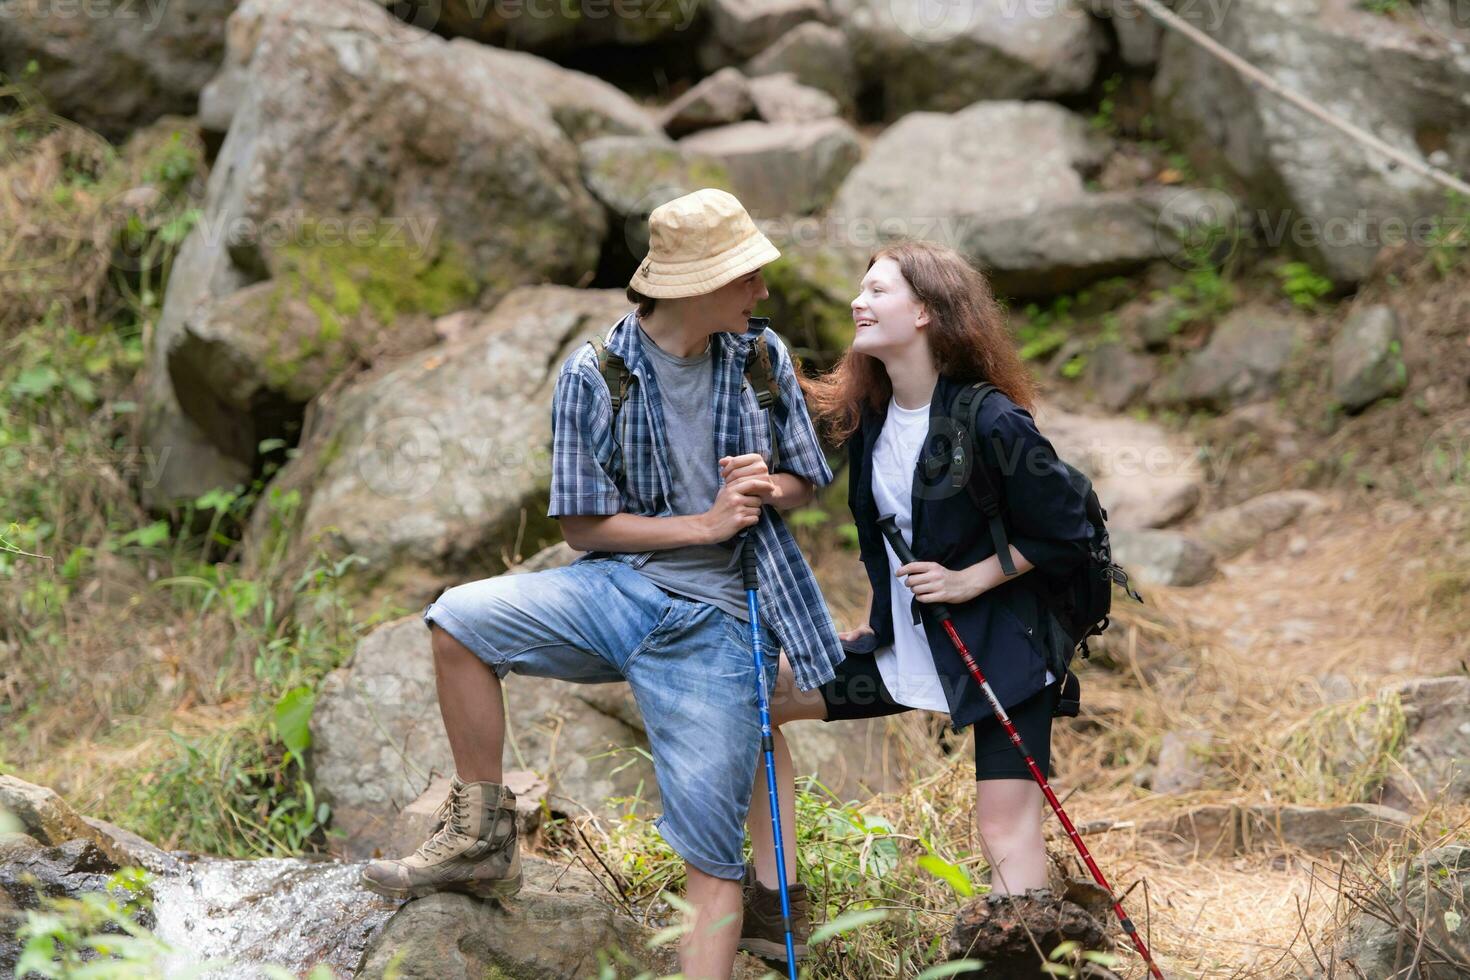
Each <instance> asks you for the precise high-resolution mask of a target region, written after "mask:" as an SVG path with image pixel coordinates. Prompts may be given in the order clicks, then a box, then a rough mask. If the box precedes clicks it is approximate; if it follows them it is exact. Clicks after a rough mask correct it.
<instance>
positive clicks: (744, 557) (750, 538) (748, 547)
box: [737, 528, 760, 592]
mask: <svg viewBox="0 0 1470 980" xmlns="http://www.w3.org/2000/svg"><path fill="white" fill-rule="evenodd" d="M753 530H754V528H746V529H745V530H744V531H741V532H740V543H739V545H738V546H737V547H739V548H740V577H741V579H743V582H742V584H743V585H744V587H745V591H746V592H750V591H752V590H754V589H758V588H760V577H759V576H758V575H757V574H756V570H755V569H756V565H755V535H754V534H752V533H751V532H752V531H753Z"/></svg>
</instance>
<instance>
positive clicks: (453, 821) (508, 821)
mask: <svg viewBox="0 0 1470 980" xmlns="http://www.w3.org/2000/svg"><path fill="white" fill-rule="evenodd" d="M434 816H435V817H437V818H438V820H439V821H440V823H439V825H438V826H437V827H435V829H434V832H433V833H432V834H431V835H430V836H429V839H428V840H426V841H424V843H423V844H422V845H420V846H419V849H418V850H417V851H414V852H413V854H411V855H409V856H408V857H406V858H399V859H397V860H388V859H384V860H379V861H372V862H370V863H369V864H368V866H367V867H366V868H364V869H363V871H362V876H361V878H360V879H359V880H360V881H361V883H362V886H363V887H364V888H366V889H368V890H369V891H373V892H377V893H378V894H379V895H386V896H387V897H389V898H420V897H422V896H424V895H429V894H432V893H434V892H441V891H456V892H468V893H469V894H471V895H478V896H479V897H481V898H508V897H510V896H511V895H514V894H515V893H516V892H518V891H520V890H521V856H520V853H519V851H518V850H517V847H516V797H515V794H514V793H512V792H511V791H510V790H508V789H506V788H505V787H504V786H502V785H500V784H499V783H465V782H461V781H460V778H459V777H458V776H455V777H454V779H453V780H452V782H451V783H450V787H449V796H448V797H447V798H445V800H444V802H443V803H441V804H440V805H439V809H438V810H437V811H435V813H434Z"/></svg>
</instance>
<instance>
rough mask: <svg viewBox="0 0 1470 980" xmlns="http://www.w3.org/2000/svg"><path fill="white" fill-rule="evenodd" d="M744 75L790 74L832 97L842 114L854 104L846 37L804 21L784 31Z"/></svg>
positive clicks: (855, 84) (854, 68)
mask: <svg viewBox="0 0 1470 980" xmlns="http://www.w3.org/2000/svg"><path fill="white" fill-rule="evenodd" d="M745 73H746V74H747V75H749V76H751V77H752V78H754V77H758V76H762V75H777V74H783V73H790V74H792V75H795V76H796V80H797V81H798V82H800V83H801V84H803V85H807V86H810V87H812V88H815V89H820V90H822V91H823V92H826V93H827V94H828V95H830V96H832V98H834V99H836V100H837V105H838V107H839V108H840V109H842V111H844V112H847V111H850V110H851V109H852V108H853V106H854V105H855V104H856V103H857V93H858V77H857V65H856V63H854V61H853V58H852V48H851V46H850V45H849V44H848V42H847V36H846V35H844V34H843V33H842V31H840V30H838V29H837V28H835V27H830V26H828V25H827V24H822V23H819V22H817V21H808V22H806V23H805V24H801V25H800V26H798V27H796V28H794V29H792V30H791V31H788V32H787V33H786V34H785V35H784V36H783V37H782V38H781V39H780V40H779V41H777V42H776V43H775V44H772V45H771V46H770V47H768V48H766V49H765V50H764V51H762V52H761V53H760V54H758V55H756V56H755V57H754V58H751V59H750V61H748V62H747V63H746V65H745Z"/></svg>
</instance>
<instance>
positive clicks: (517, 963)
mask: <svg viewBox="0 0 1470 980" xmlns="http://www.w3.org/2000/svg"><path fill="white" fill-rule="evenodd" d="M522 860H523V862H524V872H523V873H524V875H525V885H524V887H523V888H522V889H521V892H520V894H518V895H517V896H516V897H515V898H512V899H509V900H508V901H506V902H504V903H503V904H502V903H496V902H483V901H480V900H478V899H475V898H471V897H470V896H468V895H455V894H438V895H431V896H429V897H428V898H421V899H417V900H415V901H412V902H407V903H405V904H404V905H403V906H401V907H400V908H399V910H398V912H397V913H396V914H395V915H394V916H393V918H391V919H389V920H388V923H387V925H385V926H384V927H383V931H382V933H380V934H379V935H378V936H377V938H376V939H375V941H374V942H373V944H372V946H371V947H370V948H369V949H368V950H367V952H366V953H365V954H364V956H363V960H362V964H361V966H360V968H359V970H358V972H357V973H356V976H357V977H360V978H363V980H388V978H392V977H398V978H401V980H485V978H495V977H517V978H524V980H565V978H567V977H594V976H600V975H602V974H601V973H600V972H599V971H600V968H601V966H602V965H603V964H604V963H606V964H608V965H609V967H611V966H612V964H623V966H624V967H626V968H627V969H628V974H627V975H631V974H632V973H640V975H648V976H667V975H670V974H673V973H675V972H677V970H678V962H677V957H676V955H675V948H674V946H673V945H664V946H661V947H659V948H657V949H656V950H653V951H650V950H649V948H648V942H649V939H650V938H652V932H651V930H649V929H648V928H647V927H645V926H642V925H639V924H638V923H637V922H634V921H633V919H631V918H630V917H628V916H627V915H625V914H623V913H621V912H617V911H614V910H613V909H612V908H610V907H609V906H608V905H607V903H606V901H604V898H605V896H606V894H607V893H606V891H605V890H604V889H603V886H601V885H599V884H597V882H596V881H594V880H593V878H592V876H591V875H589V874H587V873H586V872H584V871H582V870H580V869H578V868H570V869H568V868H563V867H561V866H559V865H554V864H551V863H550V862H547V861H542V860H540V859H538V858H534V857H523V858H522ZM619 953H620V954H621V956H620V957H616V958H615V955H614V954H619ZM645 970H646V971H649V972H648V973H647V974H643V973H642V971H645ZM619 975H622V973H621V970H619ZM764 975H766V971H765V970H764V969H763V968H761V966H760V964H759V962H758V961H756V960H754V959H752V958H750V957H748V956H745V955H741V956H740V957H739V958H738V959H737V960H736V963H735V969H734V970H733V972H732V973H731V977H732V980H756V978H758V977H762V976H764Z"/></svg>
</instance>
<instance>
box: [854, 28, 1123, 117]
mask: <svg viewBox="0 0 1470 980" xmlns="http://www.w3.org/2000/svg"><path fill="white" fill-rule="evenodd" d="M832 6H833V10H834V12H836V14H837V15H838V23H840V24H841V25H842V28H843V30H844V31H845V32H846V33H847V36H848V38H849V40H850V41H851V43H852V49H853V54H854V57H855V58H856V61H857V66H858V72H859V74H860V75H861V76H862V79H863V83H864V84H865V85H873V86H875V87H877V88H878V89H879V90H880V91H881V92H882V99H883V110H884V115H885V116H886V118H888V119H897V118H899V117H900V116H902V115H904V114H905V113H909V112H913V111H915V110H918V109H932V110H938V111H941V112H953V111H955V110H957V109H961V108H963V107H964V106H967V105H969V104H970V103H972V102H974V101H976V100H977V99H1026V98H1036V97H1042V98H1051V97H1056V96H1063V95H1074V94H1077V93H1079V92H1083V91H1085V90H1086V89H1087V87H1088V86H1089V85H1090V84H1091V83H1092V79H1093V75H1094V74H1095V73H1096V71H1097V63H1098V55H1099V53H1100V52H1101V49H1102V47H1103V44H1104V41H1103V33H1102V28H1101V27H1100V26H1099V24H1098V23H1097V22H1096V21H1095V20H1093V19H1092V18H1091V17H1089V16H1087V15H1086V12H1085V9H1084V6H1083V5H1082V4H1081V3H1075V2H1073V0H1061V2H1058V3H1049V4H1024V3H1022V4H1017V3H1008V2H1006V0H975V2H972V3H933V2H930V0H834V2H833V4H832Z"/></svg>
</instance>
